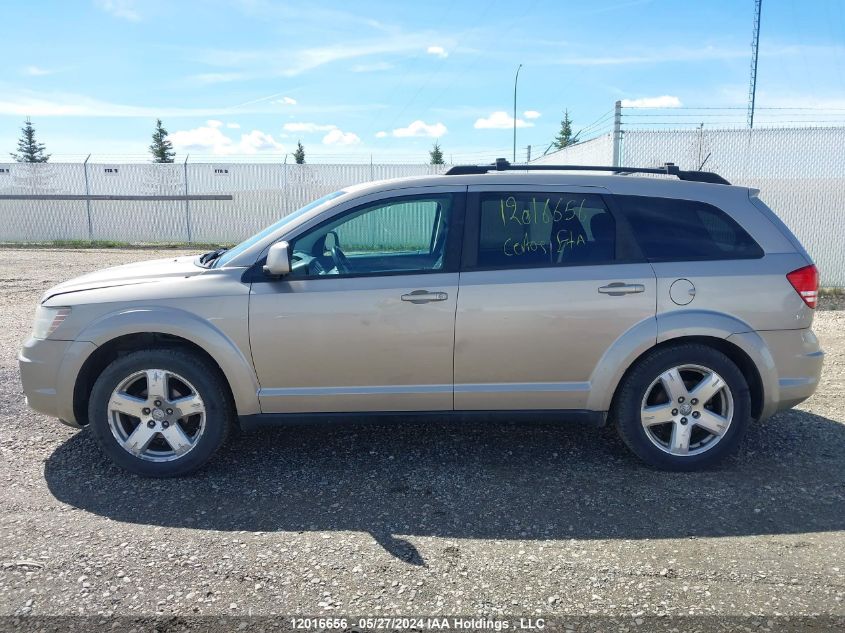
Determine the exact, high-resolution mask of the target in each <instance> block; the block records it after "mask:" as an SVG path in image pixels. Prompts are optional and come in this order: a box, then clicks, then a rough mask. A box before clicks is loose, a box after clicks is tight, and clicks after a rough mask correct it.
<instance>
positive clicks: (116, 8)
mask: <svg viewBox="0 0 845 633" xmlns="http://www.w3.org/2000/svg"><path fill="white" fill-rule="evenodd" d="M94 4H96V5H97V6H98V7H100V8H101V9H102V10H103V11H105V12H106V13H109V14H111V15H113V16H114V17H116V18H120V19H122V20H129V21H130V22H137V21H138V20H140V19H141V14H140V13H138V10H137V9H136V7H135V0H95V3H94Z"/></svg>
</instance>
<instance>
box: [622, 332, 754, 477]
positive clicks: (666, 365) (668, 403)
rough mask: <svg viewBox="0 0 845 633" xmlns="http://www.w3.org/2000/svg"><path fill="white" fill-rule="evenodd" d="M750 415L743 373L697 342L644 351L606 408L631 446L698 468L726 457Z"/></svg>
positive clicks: (654, 460)
mask: <svg viewBox="0 0 845 633" xmlns="http://www.w3.org/2000/svg"><path fill="white" fill-rule="evenodd" d="M750 418H751V396H750V392H749V389H748V383H747V382H746V380H745V377H744V376H743V375H742V372H741V371H740V370H739V368H738V367H737V366H736V365H735V364H734V362H733V361H731V359H730V358H728V357H727V356H725V354H723V353H722V352H720V351H718V350H716V349H713V348H711V347H708V346H706V345H700V344H684V345H678V346H673V347H666V348H662V349H657V350H654V351H653V352H651V353H649V354H648V355H646V356H645V357H644V358H643V359H641V360H640V361H639V362H638V363H637V364H636V365H635V366H634V367H633V368H631V370H630V371H629V372H628V373H627V374H626V376H625V378H623V380H622V383H621V384H620V386H619V390H618V392H617V394H616V397H615V399H614V404H613V410H612V411H611V419H612V420H613V421H614V422H615V424H616V428H617V430H618V431H619V435H620V436H621V437H622V440H623V441H624V442H625V444H626V445H627V446H628V448H630V449H631V450H632V451H633V452H634V453H635V454H636V455H637V456H638V457H639V458H640V459H642V460H643V461H645V462H646V463H648V464H650V465H652V466H655V467H657V468H662V469H665V470H695V469H698V468H704V467H707V466H710V465H712V464H714V463H716V462H717V461H719V460H721V459H723V458H724V457H725V456H727V455H728V454H729V453H731V452H732V451H733V450H734V449H735V448H736V446H737V444H738V443H739V441H740V439H741V438H742V435H743V434H744V433H745V430H746V429H747V427H748V424H749V422H750Z"/></svg>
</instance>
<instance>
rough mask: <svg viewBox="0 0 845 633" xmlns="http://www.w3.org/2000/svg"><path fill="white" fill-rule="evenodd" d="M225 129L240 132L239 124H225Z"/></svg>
mask: <svg viewBox="0 0 845 633" xmlns="http://www.w3.org/2000/svg"><path fill="white" fill-rule="evenodd" d="M226 127H227V128H229V129H230V130H240V129H241V124H240V123H227V124H226Z"/></svg>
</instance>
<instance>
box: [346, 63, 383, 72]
mask: <svg viewBox="0 0 845 633" xmlns="http://www.w3.org/2000/svg"><path fill="white" fill-rule="evenodd" d="M391 68H393V64H389V63H387V62H375V63H372V64H355V65H354V66H353V67H352V68H351V70H352V72H353V73H376V72H381V71H384V70H390V69H391Z"/></svg>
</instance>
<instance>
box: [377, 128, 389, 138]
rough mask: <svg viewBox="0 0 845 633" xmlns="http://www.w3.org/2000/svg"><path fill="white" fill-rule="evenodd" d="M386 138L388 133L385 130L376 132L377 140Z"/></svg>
mask: <svg viewBox="0 0 845 633" xmlns="http://www.w3.org/2000/svg"><path fill="white" fill-rule="evenodd" d="M385 136H387V132H385V131H384V130H382V131H380V132H376V138H384V137H385Z"/></svg>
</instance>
